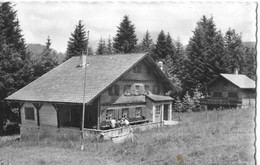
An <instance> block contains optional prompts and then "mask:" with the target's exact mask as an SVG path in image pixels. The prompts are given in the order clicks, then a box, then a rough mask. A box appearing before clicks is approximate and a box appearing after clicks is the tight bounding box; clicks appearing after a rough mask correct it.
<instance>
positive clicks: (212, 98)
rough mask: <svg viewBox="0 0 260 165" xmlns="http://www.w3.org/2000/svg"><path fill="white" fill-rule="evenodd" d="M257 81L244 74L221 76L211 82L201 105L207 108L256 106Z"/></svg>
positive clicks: (207, 86) (206, 86)
mask: <svg viewBox="0 0 260 165" xmlns="http://www.w3.org/2000/svg"><path fill="white" fill-rule="evenodd" d="M255 86H256V85H255V81H254V80H252V79H250V78H249V77H247V76H246V75H243V74H238V73H235V74H220V75H219V76H217V77H216V78H214V79H212V80H211V81H209V82H208V83H207V84H206V85H205V87H204V89H205V92H206V93H207V96H206V98H204V99H202V100H201V103H202V104H204V105H206V107H207V108H209V109H212V108H218V107H241V108H248V107H254V106H255V100H256V90H255Z"/></svg>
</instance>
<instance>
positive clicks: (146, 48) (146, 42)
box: [141, 30, 153, 53]
mask: <svg viewBox="0 0 260 165" xmlns="http://www.w3.org/2000/svg"><path fill="white" fill-rule="evenodd" d="M152 49H153V40H152V38H151V36H150V33H149V32H148V30H147V31H146V33H145V35H144V38H143V40H142V42H141V51H142V52H148V53H150V52H151V51H152Z"/></svg>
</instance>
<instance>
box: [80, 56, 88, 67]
mask: <svg viewBox="0 0 260 165" xmlns="http://www.w3.org/2000/svg"><path fill="white" fill-rule="evenodd" d="M86 57H87V56H86V55H85V54H82V55H81V56H80V58H79V66H80V67H82V68H84V67H85V65H86Z"/></svg>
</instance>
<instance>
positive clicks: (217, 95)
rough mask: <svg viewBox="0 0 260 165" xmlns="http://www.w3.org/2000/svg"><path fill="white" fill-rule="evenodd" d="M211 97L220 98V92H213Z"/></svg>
mask: <svg viewBox="0 0 260 165" xmlns="http://www.w3.org/2000/svg"><path fill="white" fill-rule="evenodd" d="M213 97H222V92H213Z"/></svg>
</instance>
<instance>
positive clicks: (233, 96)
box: [228, 92, 237, 98]
mask: <svg viewBox="0 0 260 165" xmlns="http://www.w3.org/2000/svg"><path fill="white" fill-rule="evenodd" d="M228 97H230V98H237V92H228Z"/></svg>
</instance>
